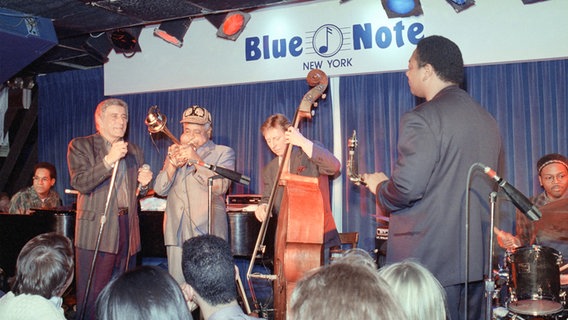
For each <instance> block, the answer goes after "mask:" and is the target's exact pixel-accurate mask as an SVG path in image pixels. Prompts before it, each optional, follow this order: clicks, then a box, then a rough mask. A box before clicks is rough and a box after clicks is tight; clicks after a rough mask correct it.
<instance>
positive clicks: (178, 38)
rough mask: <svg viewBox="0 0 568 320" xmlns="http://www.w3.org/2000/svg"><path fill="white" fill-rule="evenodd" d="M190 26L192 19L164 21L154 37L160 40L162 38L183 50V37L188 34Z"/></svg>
mask: <svg viewBox="0 0 568 320" xmlns="http://www.w3.org/2000/svg"><path fill="white" fill-rule="evenodd" d="M190 24H191V18H185V19H180V20H171V21H164V22H162V23H161V24H160V26H159V27H158V28H156V29H154V35H155V36H156V37H158V38H162V39H163V40H164V41H166V42H167V43H171V44H173V45H174V46H176V47H178V48H181V46H182V45H183V37H184V36H185V34H186V33H187V29H189V25H190Z"/></svg>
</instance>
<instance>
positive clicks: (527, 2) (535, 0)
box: [523, 0, 547, 4]
mask: <svg viewBox="0 0 568 320" xmlns="http://www.w3.org/2000/svg"><path fill="white" fill-rule="evenodd" d="M543 1H547V0H523V4H531V3H537V2H543Z"/></svg>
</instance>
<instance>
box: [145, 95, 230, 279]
mask: <svg viewBox="0 0 568 320" xmlns="http://www.w3.org/2000/svg"><path fill="white" fill-rule="evenodd" d="M180 122H181V123H182V125H183V134H182V136H181V138H180V143H181V144H180V145H178V144H173V145H171V146H170V147H169V148H168V156H167V157H166V159H165V161H164V167H163V168H162V170H161V171H160V173H158V175H157V176H156V181H155V183H154V191H155V192H156V193H157V194H159V195H161V196H167V197H168V199H167V201H166V211H165V215H164V219H165V221H164V243H165V245H166V252H167V255H168V270H169V272H170V274H171V275H172V276H173V277H174V279H176V281H177V282H178V283H180V284H183V283H185V279H184V277H183V272H182V269H181V264H182V261H181V259H182V246H183V242H184V241H185V240H187V239H189V238H191V237H195V236H197V235H202V234H208V233H209V223H212V226H213V234H214V235H216V236H219V237H221V238H223V239H225V240H227V238H228V233H229V227H228V222H227V212H226V206H225V194H226V193H227V190H228V189H229V186H230V183H231V181H230V180H229V179H226V178H220V177H218V176H217V174H216V173H215V172H214V171H211V170H209V169H207V168H205V167H204V166H202V165H200V164H199V163H201V164H203V163H206V164H211V165H215V166H217V167H223V168H226V169H230V170H234V169H235V151H233V149H231V148H229V147H227V146H222V145H218V144H215V143H214V142H213V141H212V140H211V134H212V132H213V124H212V119H211V114H210V113H209V111H207V109H205V108H203V107H200V106H192V107H189V108H187V109H186V110H185V111H184V112H183V115H182V119H181V121H180ZM214 176H217V177H215V178H213V177H214ZM210 178H212V179H213V183H212V187H211V194H212V201H211V203H209V201H208V193H209V179H210ZM217 178H219V179H217ZM209 206H211V212H212V214H213V217H214V219H213V221H211V222H210V221H209V217H208V213H209Z"/></svg>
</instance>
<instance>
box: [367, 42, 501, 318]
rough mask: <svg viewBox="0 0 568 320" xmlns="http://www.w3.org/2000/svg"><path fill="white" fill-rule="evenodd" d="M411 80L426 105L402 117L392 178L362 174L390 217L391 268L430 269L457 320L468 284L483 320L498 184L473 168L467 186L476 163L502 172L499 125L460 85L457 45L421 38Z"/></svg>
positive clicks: (472, 312)
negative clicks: (402, 264)
mask: <svg viewBox="0 0 568 320" xmlns="http://www.w3.org/2000/svg"><path fill="white" fill-rule="evenodd" d="M406 76H407V77H408V84H409V86H410V90H411V92H412V93H413V94H414V95H415V96H417V97H420V98H424V99H425V100H426V102H424V103H422V104H420V105H419V106H417V107H416V108H414V109H413V110H411V111H409V112H407V113H405V114H404V115H403V116H402V118H401V124H400V133H399V141H398V146H397V147H398V159H397V162H396V164H395V166H394V168H393V170H392V175H391V177H390V178H389V177H387V176H386V175H385V174H384V173H382V172H380V173H373V174H367V175H363V179H364V180H365V181H366V183H367V186H368V187H369V189H370V191H371V192H372V193H374V194H375V195H376V196H377V202H378V203H379V205H380V206H381V208H383V209H384V210H386V211H388V212H390V213H391V216H390V224H389V238H388V248H387V264H389V263H394V262H398V261H402V260H404V259H406V258H414V259H417V260H418V261H419V262H420V263H422V264H423V265H424V266H425V267H426V268H428V269H429V270H430V271H431V272H432V273H433V274H434V275H435V276H436V278H437V279H438V280H439V281H440V283H441V284H442V286H443V287H444V289H445V290H446V294H447V298H448V309H449V310H448V311H449V314H450V316H451V319H453V320H456V319H463V318H464V314H465V310H464V309H465V308H464V307H465V299H464V298H465V292H464V291H465V288H466V285H465V284H466V282H468V286H467V288H468V300H469V302H468V305H467V306H468V307H467V308H468V312H467V313H468V318H469V319H476V320H478V319H482V315H483V312H482V308H481V306H482V302H483V291H484V286H483V282H482V280H483V275H484V266H485V264H484V258H485V256H486V254H485V253H486V252H487V250H488V248H485V246H484V243H485V239H486V238H488V237H489V233H488V232H490V231H489V230H487V229H488V226H489V200H488V199H489V195H490V193H491V192H492V191H493V189H494V187H495V185H494V183H493V182H491V180H490V179H489V178H488V177H487V176H486V175H485V174H484V173H483V171H482V170H477V171H476V170H472V171H471V172H472V173H473V174H472V175H471V179H470V184H469V188H468V185H467V182H468V174H469V172H470V171H469V170H470V169H471V168H473V167H474V164H476V163H483V164H485V165H487V166H490V167H491V168H494V169H497V170H498V169H499V168H498V167H499V163H500V155H501V136H500V133H499V129H498V127H497V122H496V121H495V119H494V118H493V117H492V116H491V114H489V112H487V111H486V110H485V109H484V108H483V107H482V106H480V105H479V104H478V103H477V102H475V101H474V100H473V99H472V98H471V97H470V96H469V95H468V94H467V92H465V91H464V90H462V89H460V88H459V84H460V83H462V81H463V76H464V70H463V59H462V55H461V52H460V50H459V48H458V46H457V45H456V44H455V43H453V42H452V41H450V40H448V39H446V38H444V37H441V36H430V37H426V38H424V39H422V40H421V41H420V42H419V43H418V45H417V47H416V49H415V51H414V53H413V54H412V56H411V57H410V60H409V63H408V70H407V71H406ZM468 197H470V198H469V207H466V204H467V202H466V199H467V198H468ZM467 210H469V232H466V228H465V225H466V217H467V215H466V212H467ZM467 233H469V248H466V235H467ZM466 254H469V255H468V258H469V260H468V262H469V267H468V268H467V270H468V273H469V276H466V271H465V270H466V265H465V261H466V260H465V258H466Z"/></svg>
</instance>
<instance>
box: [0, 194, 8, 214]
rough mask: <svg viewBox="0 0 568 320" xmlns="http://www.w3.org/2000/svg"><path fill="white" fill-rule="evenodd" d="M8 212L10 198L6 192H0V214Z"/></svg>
mask: <svg viewBox="0 0 568 320" xmlns="http://www.w3.org/2000/svg"><path fill="white" fill-rule="evenodd" d="M8 210H10V196H9V195H8V194H7V193H6V192H0V212H8Z"/></svg>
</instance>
